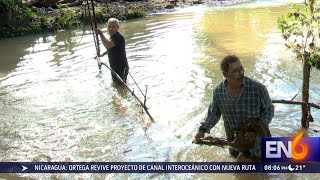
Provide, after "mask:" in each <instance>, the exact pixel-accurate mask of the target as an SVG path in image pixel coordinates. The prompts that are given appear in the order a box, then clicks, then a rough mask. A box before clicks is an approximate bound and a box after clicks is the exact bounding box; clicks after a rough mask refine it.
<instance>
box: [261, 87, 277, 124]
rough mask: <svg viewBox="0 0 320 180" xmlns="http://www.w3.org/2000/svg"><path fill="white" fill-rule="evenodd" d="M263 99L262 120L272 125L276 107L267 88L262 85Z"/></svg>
mask: <svg viewBox="0 0 320 180" xmlns="http://www.w3.org/2000/svg"><path fill="white" fill-rule="evenodd" d="M260 98H261V119H262V120H263V121H265V122H266V123H267V124H270V122H271V120H272V117H273V115H274V106H273V104H272V101H271V99H270V96H269V93H268V90H267V88H266V87H265V86H264V85H262V86H261V90H260Z"/></svg>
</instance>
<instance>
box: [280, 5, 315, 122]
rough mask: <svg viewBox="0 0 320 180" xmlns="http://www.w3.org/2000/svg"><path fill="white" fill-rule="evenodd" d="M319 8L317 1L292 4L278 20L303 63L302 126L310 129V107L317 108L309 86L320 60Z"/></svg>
mask: <svg viewBox="0 0 320 180" xmlns="http://www.w3.org/2000/svg"><path fill="white" fill-rule="evenodd" d="M318 6H319V4H318V1H317V0H309V1H308V2H305V3H304V4H291V7H292V11H291V12H289V13H287V14H286V15H283V16H282V17H280V18H279V19H278V27H279V29H280V30H281V34H282V37H283V38H284V39H285V40H286V44H287V46H288V47H290V48H291V49H292V50H293V51H294V53H296V55H297V57H298V59H300V60H301V61H302V62H303V83H302V101H301V102H300V104H301V111H302V112H301V125H302V127H304V128H308V127H309V122H310V121H313V118H312V116H311V113H310V106H313V107H316V105H315V104H313V103H309V84H310V70H311V67H312V65H314V64H315V63H316V62H317V61H319V59H320V41H319V30H320V23H319V20H320V10H319V9H318ZM296 103H297V102H296ZM296 103H295V104H296ZM317 108H319V107H317Z"/></svg>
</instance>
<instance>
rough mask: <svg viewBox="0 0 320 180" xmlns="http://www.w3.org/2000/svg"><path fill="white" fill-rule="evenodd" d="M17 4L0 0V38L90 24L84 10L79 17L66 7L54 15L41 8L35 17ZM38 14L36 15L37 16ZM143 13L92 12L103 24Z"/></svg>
mask: <svg viewBox="0 0 320 180" xmlns="http://www.w3.org/2000/svg"><path fill="white" fill-rule="evenodd" d="M20 2H21V0H0V19H1V21H0V38H5V37H13V36H20V35H24V34H31V33H38V32H42V31H48V30H51V31H55V30H61V29H70V28H73V27H75V26H78V25H80V23H81V21H83V22H86V23H88V22H90V20H91V17H90V16H89V13H88V10H85V8H82V9H81V11H80V13H78V14H77V13H75V12H74V11H71V10H69V8H68V7H67V6H66V5H61V6H58V9H55V10H54V12H52V13H50V14H48V13H47V12H46V11H47V10H46V9H45V8H38V9H37V11H38V12H37V13H35V12H34V11H33V10H31V9H30V8H27V7H23V6H22V4H21V3H20ZM39 11H40V13H39ZM145 15H146V12H145V10H144V9H142V8H136V7H134V6H132V7H131V6H127V7H126V6H124V5H121V4H120V3H118V4H112V5H111V4H105V5H104V6H101V7H98V8H96V19H97V21H98V22H105V21H106V20H107V19H109V18H110V17H115V18H118V19H120V20H124V19H130V18H137V17H143V16H145Z"/></svg>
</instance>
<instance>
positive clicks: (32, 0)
mask: <svg viewBox="0 0 320 180" xmlns="http://www.w3.org/2000/svg"><path fill="white" fill-rule="evenodd" d="M40 2H41V0H22V1H21V3H22V4H23V5H24V6H26V7H32V6H37V5H38V4H39V3H40Z"/></svg>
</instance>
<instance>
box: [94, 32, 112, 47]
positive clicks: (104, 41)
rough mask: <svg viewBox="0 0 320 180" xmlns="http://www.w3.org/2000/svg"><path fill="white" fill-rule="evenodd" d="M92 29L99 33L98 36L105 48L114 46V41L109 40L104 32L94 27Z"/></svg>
mask: <svg viewBox="0 0 320 180" xmlns="http://www.w3.org/2000/svg"><path fill="white" fill-rule="evenodd" d="M94 31H95V32H96V33H97V34H99V36H100V38H101V41H102V44H103V45H104V47H105V48H107V49H110V48H113V47H114V46H115V44H114V42H112V41H109V40H108V39H107V38H106V37H105V36H104V34H103V33H102V31H101V29H98V28H96V29H94Z"/></svg>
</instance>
